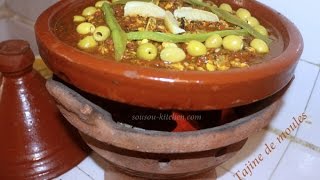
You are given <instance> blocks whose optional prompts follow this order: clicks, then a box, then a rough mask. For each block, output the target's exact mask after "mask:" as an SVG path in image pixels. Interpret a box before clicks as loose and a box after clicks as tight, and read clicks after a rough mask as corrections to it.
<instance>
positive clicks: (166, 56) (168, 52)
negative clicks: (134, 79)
mask: <svg viewBox="0 0 320 180" xmlns="http://www.w3.org/2000/svg"><path fill="white" fill-rule="evenodd" d="M160 58H161V60H163V61H166V62H171V63H175V62H181V61H183V60H184V59H185V58H186V53H185V52H184V51H183V50H182V49H181V48H178V47H167V48H164V49H163V50H162V51H161V53H160Z"/></svg>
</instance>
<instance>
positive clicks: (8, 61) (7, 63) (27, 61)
mask: <svg viewBox="0 0 320 180" xmlns="http://www.w3.org/2000/svg"><path fill="white" fill-rule="evenodd" d="M33 62H34V54H33V52H32V50H31V48H30V45H29V43H28V42H27V41H23V40H8V41H4V42H1V43H0V72H2V73H3V74H4V75H6V74H12V73H19V72H25V71H26V70H32V64H33Z"/></svg>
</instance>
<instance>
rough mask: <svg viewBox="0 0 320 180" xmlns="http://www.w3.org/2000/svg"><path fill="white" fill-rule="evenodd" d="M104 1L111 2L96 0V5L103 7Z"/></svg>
mask: <svg viewBox="0 0 320 180" xmlns="http://www.w3.org/2000/svg"><path fill="white" fill-rule="evenodd" d="M104 3H110V2H109V1H98V2H96V4H95V5H94V6H95V7H97V8H101V7H102V5H103V4H104Z"/></svg>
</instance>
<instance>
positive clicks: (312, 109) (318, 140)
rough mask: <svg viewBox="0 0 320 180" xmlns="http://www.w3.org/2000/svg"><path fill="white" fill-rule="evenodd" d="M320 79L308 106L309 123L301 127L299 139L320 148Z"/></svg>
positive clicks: (319, 78)
mask: <svg viewBox="0 0 320 180" xmlns="http://www.w3.org/2000/svg"><path fill="white" fill-rule="evenodd" d="M319 102H320V77H318V80H317V83H316V86H315V87H314V89H313V94H312V97H311V99H310V102H309V104H308V107H307V110H306V114H307V115H308V121H309V123H306V124H304V125H303V126H301V127H300V129H299V132H298V135H297V137H299V138H300V139H303V140H306V141H307V142H309V143H311V144H314V145H316V146H318V147H320V136H319V127H320V105H319Z"/></svg>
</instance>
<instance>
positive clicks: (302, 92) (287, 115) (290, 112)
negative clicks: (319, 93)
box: [270, 61, 319, 135]
mask: <svg viewBox="0 0 320 180" xmlns="http://www.w3.org/2000/svg"><path fill="white" fill-rule="evenodd" d="M318 69H319V68H318V67H316V66H314V65H311V64H309V63H306V62H303V61H300V62H299V64H298V66H297V68H296V71H295V79H294V81H293V82H292V84H291V86H290V87H289V89H288V91H287V92H286V94H285V95H284V97H283V101H282V106H281V107H280V109H279V111H278V113H277V114H276V115H275V117H274V118H273V120H272V122H271V124H270V126H271V127H273V128H277V129H279V130H282V131H283V130H285V129H286V128H287V127H288V126H289V124H290V123H291V122H292V118H293V117H297V116H299V115H300V114H301V113H303V112H304V110H305V108H306V106H307V103H308V99H309V97H310V94H311V91H312V88H313V85H314V81H315V80H316V77H317V74H318ZM306 77H308V80H307V81H306ZM302 87H303V88H302ZM297 102H299V103H297ZM295 133H296V131H295V132H293V134H292V135H294V134H295Z"/></svg>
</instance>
